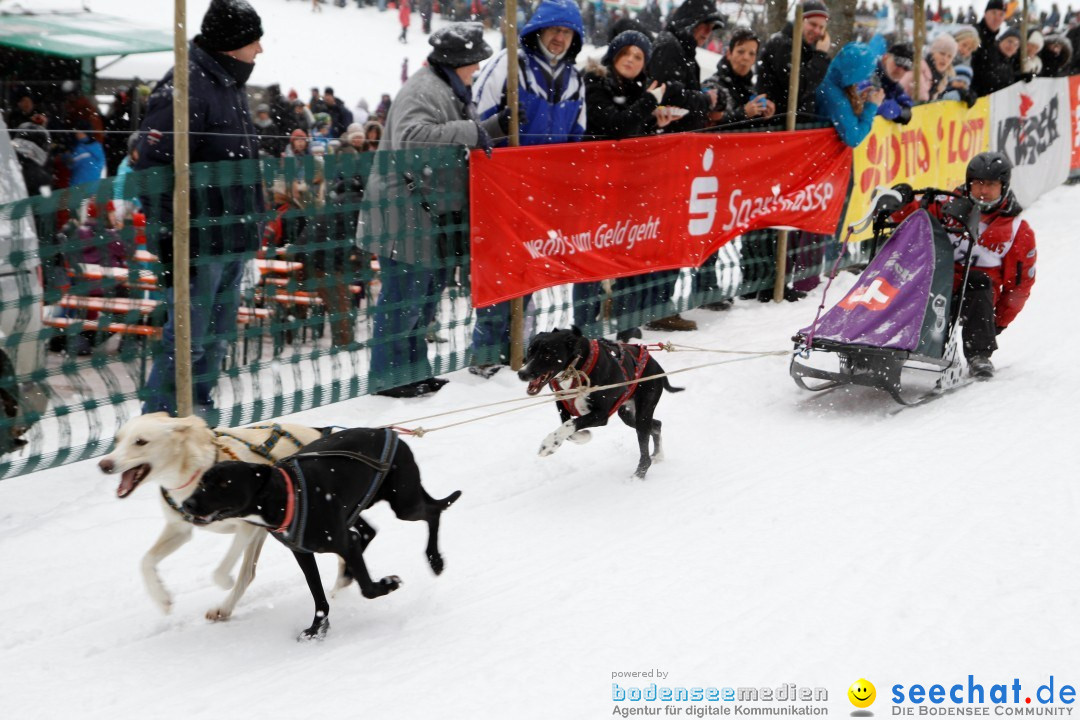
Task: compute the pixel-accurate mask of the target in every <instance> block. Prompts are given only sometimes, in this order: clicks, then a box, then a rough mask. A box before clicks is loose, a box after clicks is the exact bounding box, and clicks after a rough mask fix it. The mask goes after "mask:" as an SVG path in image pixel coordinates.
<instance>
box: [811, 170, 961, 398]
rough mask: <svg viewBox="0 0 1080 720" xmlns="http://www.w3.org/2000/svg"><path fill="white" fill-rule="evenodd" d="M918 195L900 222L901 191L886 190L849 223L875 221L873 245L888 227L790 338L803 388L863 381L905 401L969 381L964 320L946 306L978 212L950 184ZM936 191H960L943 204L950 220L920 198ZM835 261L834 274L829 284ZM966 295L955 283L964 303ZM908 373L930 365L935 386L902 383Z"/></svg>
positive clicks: (928, 197) (934, 394) (851, 230)
mask: <svg viewBox="0 0 1080 720" xmlns="http://www.w3.org/2000/svg"><path fill="white" fill-rule="evenodd" d="M915 195H916V196H918V195H922V196H923V198H924V203H923V207H921V208H920V209H918V210H916V211H915V212H914V213H913V214H911V215H910V216H908V217H907V218H906V219H905V220H904V221H903V222H901V223H899V224H898V225H897V224H895V223H891V222H889V220H888V216H889V213H891V212H894V211H895V210H896V209H899V206H900V202H899V198H900V196H899V193H896V192H895V191H891V190H890V191H885V192H884V193H881V195H879V196H878V197H876V198H875V201H874V203H872V209H871V211H870V214H869V215H868V216H867V218H864V219H863V220H861V221H859V222H858V223H855V224H853V225H852V226H851V227H849V228H848V237H849V238H850V237H851V234H852V233H855V232H860V231H861V230H863V229H865V228H866V227H869V224H870V222H873V223H874V239H875V245H876V244H877V243H878V241H879V240H880V239H881V237H882V236H884V235H886V234H887V233H888V232H889V231H890V230H892V232H891V235H888V238H887V240H886V241H885V242H884V244H883V245H881V246H880V249H879V250H878V252H877V253H876V255H875V256H874V257H873V259H872V260H871V261H870V263H869V264H868V265H867V266H866V269H865V270H863V272H862V273H861V274H860V275H859V279H858V281H857V282H856V283H855V285H854V286H853V287H852V289H851V290H850V291H849V292H848V293H847V294H846V295H845V296H844V297H843V298H842V299H841V300H840V301H839V302H838V303H836V305H834V306H833V307H832V308H831V309H830V310H829V311H828V312H826V313H825V314H824V315H822V314H821V311H822V310H824V308H825V299H824V296H823V298H822V302H821V305H820V306H819V308H818V314H817V316H816V317H815V319H814V322H813V324H811V325H810V326H809V327H806V328H803V329H802V330H800V331H799V332H798V333H796V334H795V336H794V337H793V338H792V340H793V341H794V342H795V353H794V354H793V356H792V358H791V366H790V373H791V377H792V378H793V379H794V380H795V384H797V385H798V386H799V387H801V388H803V389H804V390H809V391H811V392H822V391H825V390H832V389H834V388H838V387H842V386H846V385H859V386H863V387H870V388H876V389H878V390H883V391H884V392H886V393H888V394H889V395H890V396H891V397H892V399H893V400H895V401H896V402H898V403H900V404H901V405H908V406H911V405H920V404H923V403H925V402H927V401H929V400H932V399H934V398H935V397H938V396H940V395H942V394H944V393H946V392H948V391H950V390H952V389H954V388H956V387H959V386H961V385H964V384H966V378H965V377H964V365H963V362H962V361H961V359H960V352H959V345H958V343H959V342H960V327H959V326H960V323H959V322H958V321H956V320H954V318H956V317H958V316H959V313H958V310H959V307H958V308H953V307H952V304H953V276H954V271H955V270H954V265H955V263H954V260H953V254H954V248H955V247H956V246H957V245H958V243H960V242H961V241H962V240H963V239H965V238H966V239H967V240H968V253H967V257H966V258H965V259H964V263H963V265H964V283H963V285H962V286H961V287H962V288H966V286H967V274H968V271H969V269H970V264H971V253H970V249H971V247H972V246H973V245H974V238H975V237H976V236H977V232H978V230H977V228H978V213H977V212H973V211H972V208H971V205H970V202H969V201H967V199H966V198H963V197H962V196H960V195H958V194H956V193H950V192H945V191H941V190H936V189H933V188H930V189H926V190H920V191H917V192H915ZM942 195H945V196H951V197H953V198H960V200H958V201H957V202H956V203H954V204H952V205H951V206H950V207H949V208H947V209H946V213H947V214H948V213H950V212H951V213H952V214H951V215H949V222H948V227H946V226H945V225H943V224H942V222H941V221H939V220H938V219H937V218H936V217H934V216H933V215H931V214H930V213H929V212H928V211H927V210H926V209H925V205H926V201H928V200H932V199H934V198H937V197H940V196H942ZM972 215H974V218H973V217H972ZM973 222H974V224H972V223H973ZM838 265H839V261H838V262H837V266H838ZM836 270H837V267H834V268H833V271H832V273H831V274H830V279H829V284H830V285H831V283H832V279H833V278H835V276H836ZM825 293H826V294H827V293H828V286H826V288H825ZM963 298H964V293H963V290H961V293H960V297H959V304H960V305H962V304H963V302H964V299H963ZM912 372H921V373H927V374H928V377H929V379H930V380H932V381H933V382H934V385H933V388H932V389H931V390H930V391H929V392H925V391H916V392H913V391H911V390H909V389H907V388H905V387H904V382H905V381H904V376H905V374H906V375H907V376H908V377H910V376H911V373H912Z"/></svg>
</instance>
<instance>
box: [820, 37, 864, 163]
mask: <svg viewBox="0 0 1080 720" xmlns="http://www.w3.org/2000/svg"><path fill="white" fill-rule="evenodd" d="M874 64H875V58H874V56H873V55H872V54H871V53H870V50H869V49H868V48H867V47H866V45H864V44H862V43H849V44H847V45H845V46H844V47H843V48H842V49H841V50H840V52H838V53H837V54H836V57H835V58H833V61H832V62H831V63H829V68H828V71H826V73H825V78H824V80H822V81H821V84H820V85H818V88H817V114H818V115H823V116H825V117H827V118H828V119H829V121H830V122H832V124H833V127H835V128H836V132H837V134H838V135H839V136H840V139H841V140H843V141H844V143H846V144H847V145H849V146H851V147H856V146H858V144H859V143H861V142H862V141H863V139H864V138H865V137H866V136H867V135H869V134H870V129H871V128H872V127H873V124H874V116H875V115H877V111H878V106H877V104H876V103H872V102H867V103H865V104H864V105H863V110H862V113H860V114H859V115H856V114H855V111H854V109H853V108H852V107H851V101H850V100H849V99H848V97H847V94H846V93H845V92H844V88H846V87H848V86H849V85H857V84H858V83H860V82H862V81H864V80H867V79H869V78H870V76H871V75H872V74H873V72H874Z"/></svg>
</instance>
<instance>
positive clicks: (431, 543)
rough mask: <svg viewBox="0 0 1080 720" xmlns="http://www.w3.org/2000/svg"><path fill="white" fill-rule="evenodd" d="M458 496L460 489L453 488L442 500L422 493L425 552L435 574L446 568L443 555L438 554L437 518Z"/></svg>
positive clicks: (459, 495)
mask: <svg viewBox="0 0 1080 720" xmlns="http://www.w3.org/2000/svg"><path fill="white" fill-rule="evenodd" d="M421 489H422V488H421ZM459 497H461V491H460V490H455V491H454V492H452V493H450V494H449V495H447V496H446V497H444V498H443V499H442V500H433V499H432V498H431V496H429V495H428V494H427V493H426V492H425V493H424V499H425V501H426V502H425V509H424V513H425V515H426V516H427V517H426V518H425V519H426V520H427V524H428V542H427V550H426V553H427V559H428V564H429V565H431V569H432V571H433V572H434V573H435V574H436V575H442V571H443V570H444V569H445V568H446V564H445V563H444V562H443V557H442V555H440V554H439V518H440V517H442V514H443V510H446V508H448V507H450V506H451V505H453V504H454V502H456V501H457V499H458V498H459Z"/></svg>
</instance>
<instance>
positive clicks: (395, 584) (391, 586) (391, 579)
mask: <svg viewBox="0 0 1080 720" xmlns="http://www.w3.org/2000/svg"><path fill="white" fill-rule="evenodd" d="M379 584H380V585H382V586H383V587H384V588H386V593H392V592H394V591H395V590H397V589H398V588H399V587H401V585H402V582H401V578H399V577H398V576H397V575H387V576H386V577H384V578H383V579H382V580H380V581H379ZM386 593H384V594H386Z"/></svg>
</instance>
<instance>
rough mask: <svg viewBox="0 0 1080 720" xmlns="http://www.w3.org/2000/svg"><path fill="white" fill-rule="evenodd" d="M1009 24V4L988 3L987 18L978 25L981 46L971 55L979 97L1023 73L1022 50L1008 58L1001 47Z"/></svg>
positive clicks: (997, 0) (1009, 82) (976, 27)
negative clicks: (1004, 27)
mask: <svg viewBox="0 0 1080 720" xmlns="http://www.w3.org/2000/svg"><path fill="white" fill-rule="evenodd" d="M1004 23H1005V4H1004V2H1003V1H1002V0H990V1H989V2H988V3H986V12H985V13H983V19H982V20H980V21H979V23H978V24H977V25H976V26H975V29H976V30H978V32H979V41H980V45H979V48H978V49H977V50H976V51H975V52H973V53H972V54H971V70H972V74H973V77H972V81H971V89H972V90H974V91H975V93H976V94H977V95H979V97H982V96H983V95H989V94H990V93H992V92H993V91H994V90H997V89H1000V88H1002V87H1006V86H1008V85H1010V84H1011V83H1012V78H1013V77H1014V76H1015V75H1017V74H1019V72H1020V53H1017V55H1016V56H1015V57H1013V58H1007V57H1005V56H1004V55H1003V54H1002V53H1001V50H1000V49H999V48H998V32H999V31H1000V30H1001V26H1002V25H1003V24H1004Z"/></svg>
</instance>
